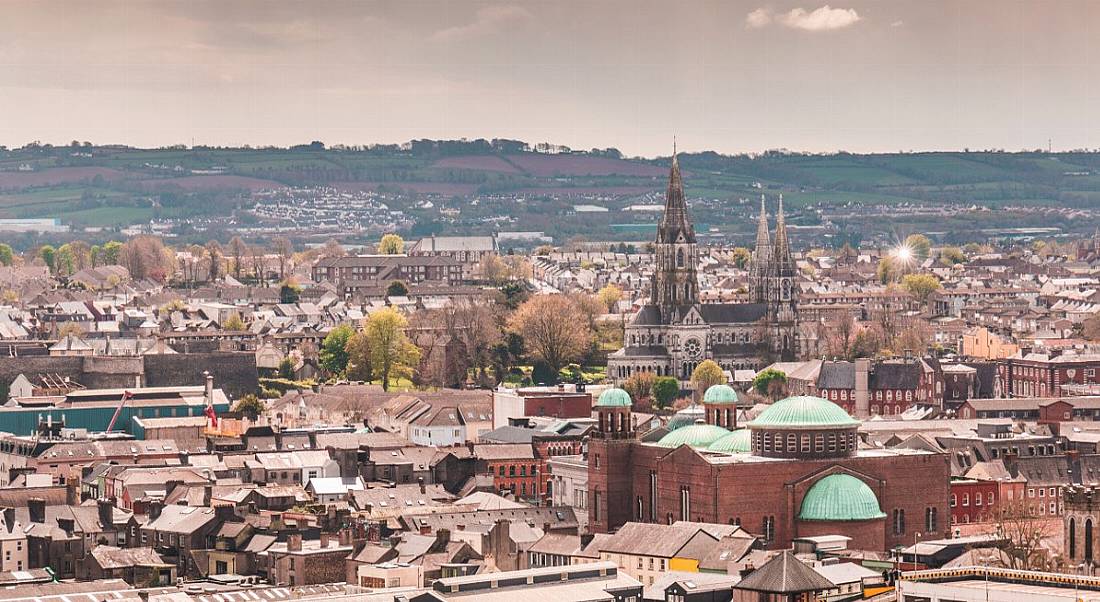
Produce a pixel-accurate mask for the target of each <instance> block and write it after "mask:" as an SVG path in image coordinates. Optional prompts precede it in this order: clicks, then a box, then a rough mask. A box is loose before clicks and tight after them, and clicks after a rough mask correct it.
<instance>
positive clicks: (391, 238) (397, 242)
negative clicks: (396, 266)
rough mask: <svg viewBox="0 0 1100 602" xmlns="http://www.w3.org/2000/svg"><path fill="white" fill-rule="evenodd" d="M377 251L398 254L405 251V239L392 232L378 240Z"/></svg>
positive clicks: (385, 253) (384, 253)
mask: <svg viewBox="0 0 1100 602" xmlns="http://www.w3.org/2000/svg"><path fill="white" fill-rule="evenodd" d="M378 252H379V253H381V254H383V255H400V254H402V253H404V252H405V241H404V240H403V239H402V238H401V237H400V236H398V235H396V234H393V233H392V232H391V233H389V234H386V235H385V236H383V237H382V240H380V241H378Z"/></svg>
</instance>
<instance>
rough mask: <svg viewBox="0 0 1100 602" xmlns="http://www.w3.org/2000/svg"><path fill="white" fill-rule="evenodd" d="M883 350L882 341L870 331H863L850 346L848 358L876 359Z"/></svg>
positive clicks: (857, 334)
mask: <svg viewBox="0 0 1100 602" xmlns="http://www.w3.org/2000/svg"><path fill="white" fill-rule="evenodd" d="M880 349H882V343H881V339H880V338H879V337H878V336H876V333H874V332H872V331H870V330H861V331H859V332H857V333H856V336H855V337H854V338H853V339H852V344H851V345H850V346H849V351H848V357H850V358H852V359H856V358H862V357H875V356H876V355H878V352H879V350H880Z"/></svg>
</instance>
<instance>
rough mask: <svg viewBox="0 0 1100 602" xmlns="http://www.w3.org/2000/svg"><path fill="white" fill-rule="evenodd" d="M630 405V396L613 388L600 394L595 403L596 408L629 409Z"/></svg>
mask: <svg viewBox="0 0 1100 602" xmlns="http://www.w3.org/2000/svg"><path fill="white" fill-rule="evenodd" d="M631 405H632V404H631V401H630V394H629V393H627V392H626V391H623V390H622V389H617V388H614V387H612V388H610V389H608V390H606V391H604V392H603V393H600V398H599V399H598V400H597V401H596V407H597V408H629V407H630V406H631Z"/></svg>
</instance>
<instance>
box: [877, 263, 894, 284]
mask: <svg viewBox="0 0 1100 602" xmlns="http://www.w3.org/2000/svg"><path fill="white" fill-rule="evenodd" d="M875 273H876V275H877V276H878V281H879V282H881V283H882V284H890V283H891V282H893V281H894V280H896V279H897V277H898V269H897V265H895V263H894V260H893V259H891V258H889V257H882V258H880V259H879V260H878V267H877V268H876V269H875Z"/></svg>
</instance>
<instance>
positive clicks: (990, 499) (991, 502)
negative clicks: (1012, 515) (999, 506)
mask: <svg viewBox="0 0 1100 602" xmlns="http://www.w3.org/2000/svg"><path fill="white" fill-rule="evenodd" d="M993 499H994V498H993V492H992V491H990V492H989V495H987V496H986V500H987V502H988V504H989V505H990V506H992V505H993Z"/></svg>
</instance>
